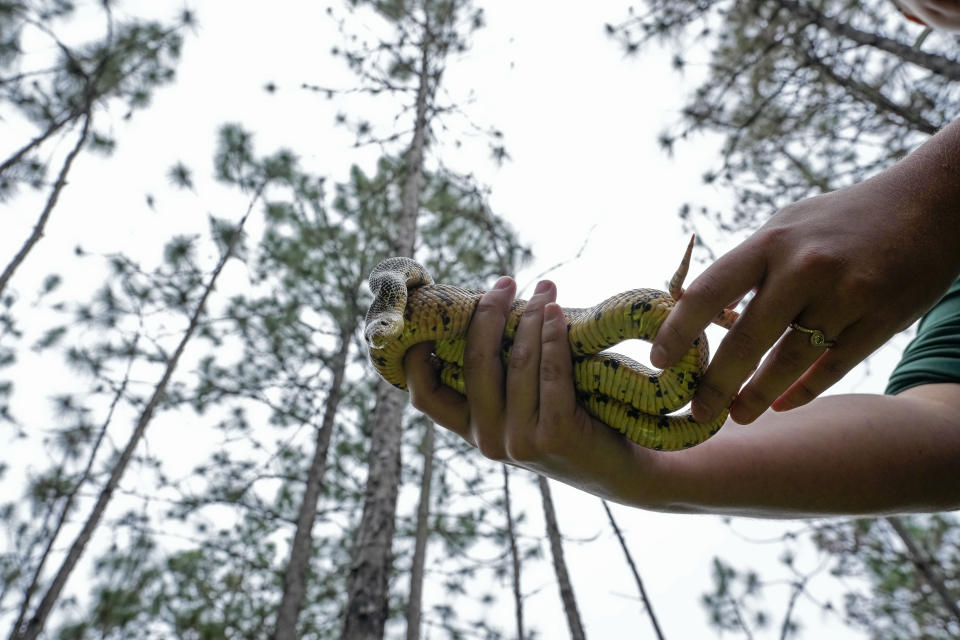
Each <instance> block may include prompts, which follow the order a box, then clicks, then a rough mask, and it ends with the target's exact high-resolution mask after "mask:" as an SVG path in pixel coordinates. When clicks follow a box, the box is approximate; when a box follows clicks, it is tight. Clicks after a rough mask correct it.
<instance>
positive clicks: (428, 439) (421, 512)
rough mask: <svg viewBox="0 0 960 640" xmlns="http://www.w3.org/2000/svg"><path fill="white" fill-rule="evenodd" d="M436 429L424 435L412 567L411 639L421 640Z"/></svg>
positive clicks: (408, 629) (410, 601) (409, 636)
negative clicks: (421, 617) (421, 616)
mask: <svg viewBox="0 0 960 640" xmlns="http://www.w3.org/2000/svg"><path fill="white" fill-rule="evenodd" d="M435 437H436V427H435V426H434V424H433V423H432V422H430V421H428V422H427V427H426V430H425V431H424V433H423V442H422V443H421V445H420V448H421V449H422V450H423V474H422V475H421V476H420V504H419V505H418V506H417V532H416V537H415V540H414V546H413V564H412V567H411V568H410V596H409V598H408V599H407V640H419V638H420V615H421V611H422V609H423V577H424V567H425V566H426V562H427V537H428V536H429V534H430V522H429V519H430V494H431V493H432V485H433V448H434V440H435Z"/></svg>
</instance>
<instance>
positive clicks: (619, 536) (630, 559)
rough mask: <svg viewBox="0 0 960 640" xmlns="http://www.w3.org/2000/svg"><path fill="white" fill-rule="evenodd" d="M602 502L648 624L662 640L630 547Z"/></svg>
mask: <svg viewBox="0 0 960 640" xmlns="http://www.w3.org/2000/svg"><path fill="white" fill-rule="evenodd" d="M601 502H602V503H603V510H604V511H606V512H607V518H608V519H609V520H610V526H611V527H613V532H614V533H615V534H616V536H617V540H618V541H619V542H620V548H621V549H623V555H625V556H626V557H627V564H628V565H630V571H632V572H633V579H634V580H635V581H636V583H637V590H638V591H640V599H641V600H643V606H644V607H645V608H646V609H647V615H649V616H650V624H652V625H653V632H654V634H656V636H657V638H658V639H659V640H663V632H662V631H661V630H660V623H659V622H658V621H657V616H656V615H654V613H653V605H652V604H651V603H650V598H649V597H648V596H647V590H646V589H645V588H644V586H643V580H642V579H641V578H640V572H639V571H637V565H636V564H635V563H634V562H633V556H632V555H630V549H629V548H628V547H627V543H626V541H625V540H624V539H623V534H621V533H620V527H618V526H617V521H616V520H614V518H613V512H612V511H610V505H608V504H607V501H606V500H601Z"/></svg>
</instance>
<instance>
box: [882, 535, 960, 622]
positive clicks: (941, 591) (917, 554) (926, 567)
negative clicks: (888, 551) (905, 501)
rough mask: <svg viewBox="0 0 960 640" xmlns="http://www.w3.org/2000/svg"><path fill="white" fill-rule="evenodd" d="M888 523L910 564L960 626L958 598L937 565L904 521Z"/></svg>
mask: <svg viewBox="0 0 960 640" xmlns="http://www.w3.org/2000/svg"><path fill="white" fill-rule="evenodd" d="M886 521H887V524H889V525H890V527H891V528H892V529H893V530H894V532H895V533H896V534H897V536H898V537H899V538H900V540H901V541H902V542H903V546H904V547H905V548H906V550H907V557H909V558H910V562H912V563H913V565H914V566H915V567H916V568H917V570H918V571H919V572H920V575H922V576H923V579H924V580H926V582H927V584H929V585H930V588H931V589H933V592H934V593H936V594H937V597H938V598H940V601H941V602H942V603H943V606H944V608H945V609H946V610H947V611H949V612H950V615H951V616H953V619H954V620H956V621H957V623H958V624H960V606H958V605H957V597H956V596H955V595H953V594H951V593H950V590H949V589H948V588H947V583H946V582H945V581H944V579H943V576H941V575H940V572H939V571H937V567H936V563H935V562H934V561H933V560H932V559H931V558H930V556H928V555H927V554H926V553H924V552H923V550H922V549H920V547H919V546H918V545H917V543H916V541H915V540H914V539H913V534H911V533H910V530H909V529H907V527H906V525H905V524H904V523H903V520H901V519H900V518H898V517H889V518H886Z"/></svg>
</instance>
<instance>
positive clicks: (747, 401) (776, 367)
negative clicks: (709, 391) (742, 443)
mask: <svg viewBox="0 0 960 640" xmlns="http://www.w3.org/2000/svg"><path fill="white" fill-rule="evenodd" d="M823 355H824V349H823V347H815V346H813V345H811V344H810V337H809V335H808V334H806V333H803V332H801V331H795V330H790V331H787V333H786V334H784V335H783V337H782V338H780V341H779V342H777V344H776V346H775V347H774V348H773V350H772V351H771V352H770V353H769V354H768V355H767V357H766V358H764V360H763V363H762V364H761V365H760V368H759V369H758V370H757V372H756V373H755V374H754V375H753V377H751V378H750V381H749V382H747V385H746V386H745V387H744V388H743V389H742V390H741V391H740V393H739V394H738V395H737V398H736V400H734V402H733V405H731V407H730V417H731V418H733V420H734V421H735V422H738V423H740V424H748V423H750V422H753V421H754V420H756V419H757V418H758V417H759V416H760V414H762V413H763V412H764V411H766V410H767V409H768V408H769V407H770V405H771V404H773V402H774V401H775V400H776V399H777V398H779V397H780V395H781V394H783V392H784V391H786V390H787V388H789V387H790V385H791V384H793V383H794V382H796V381H797V379H798V378H799V377H800V376H801V375H803V373H804V372H805V371H806V370H807V369H809V368H810V365H812V364H813V363H814V362H816V361H817V359H818V358H820V357H822V356H823Z"/></svg>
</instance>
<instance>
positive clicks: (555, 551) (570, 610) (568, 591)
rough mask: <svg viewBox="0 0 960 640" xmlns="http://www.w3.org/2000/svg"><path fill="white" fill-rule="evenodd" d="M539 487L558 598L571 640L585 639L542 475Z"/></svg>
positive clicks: (553, 513)
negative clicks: (560, 601)
mask: <svg viewBox="0 0 960 640" xmlns="http://www.w3.org/2000/svg"><path fill="white" fill-rule="evenodd" d="M537 484H538V485H539V487H540V496H541V498H542V499H543V515H544V519H545V520H546V524H547V538H549V540H550V553H551V555H552V556H553V568H554V571H555V572H556V574H557V583H558V584H559V586H560V599H561V600H562V601H563V612H564V614H566V617H567V626H568V627H569V629H570V638H571V640H586V637H587V634H586V633H585V632H584V630H583V621H581V620H580V611H579V610H578V609H577V599H576V597H574V594H573V584H572V583H571V582H570V573H569V572H568V571H567V563H566V560H564V558H563V543H562V541H561V537H560V525H559V524H558V523H557V512H556V511H555V510H554V508H553V498H552V497H551V496H550V484H549V481H548V480H547V479H546V478H544V477H543V476H540V475H538V476H537Z"/></svg>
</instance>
